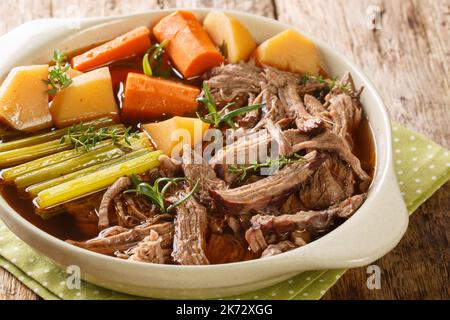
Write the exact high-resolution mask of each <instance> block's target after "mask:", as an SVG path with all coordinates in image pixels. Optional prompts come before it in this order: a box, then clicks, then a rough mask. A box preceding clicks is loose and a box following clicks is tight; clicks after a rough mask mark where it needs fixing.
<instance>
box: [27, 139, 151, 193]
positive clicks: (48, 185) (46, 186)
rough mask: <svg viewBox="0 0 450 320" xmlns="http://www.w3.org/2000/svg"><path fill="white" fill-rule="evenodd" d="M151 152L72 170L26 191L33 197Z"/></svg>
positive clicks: (142, 151)
mask: <svg viewBox="0 0 450 320" xmlns="http://www.w3.org/2000/svg"><path fill="white" fill-rule="evenodd" d="M148 152H151V149H147V148H146V149H141V150H136V151H133V152H131V153H128V154H126V155H124V156H123V157H120V158H118V159H114V160H110V161H108V162H105V163H101V164H98V165H95V166H93V167H89V168H86V169H83V170H80V171H76V172H72V173H69V174H66V175H64V176H62V177H58V178H55V179H52V180H48V181H44V182H41V183H38V184H35V185H32V186H30V187H28V188H27V189H26V190H25V191H26V192H27V193H28V195H30V196H31V197H36V196H37V195H38V193H39V192H41V191H43V190H45V189H49V188H51V187H54V186H57V185H59V184H62V183H65V182H68V181H70V180H73V179H76V178H79V177H83V176H86V175H88V174H91V173H94V172H97V171H99V170H102V169H105V168H108V167H110V166H112V165H115V164H118V163H123V162H125V161H128V160H131V159H135V158H137V157H140V156H143V155H144V154H146V153H148Z"/></svg>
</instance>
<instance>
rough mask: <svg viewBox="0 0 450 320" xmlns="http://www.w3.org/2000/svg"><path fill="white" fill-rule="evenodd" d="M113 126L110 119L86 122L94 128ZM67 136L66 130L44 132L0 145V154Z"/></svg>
mask: <svg viewBox="0 0 450 320" xmlns="http://www.w3.org/2000/svg"><path fill="white" fill-rule="evenodd" d="M112 124H114V121H113V120H112V119H111V118H101V119H98V120H94V121H92V122H87V123H86V125H87V126H90V125H92V126H94V128H101V127H106V126H109V125H112ZM66 134H67V129H58V130H52V131H49V132H45V133H42V134H37V135H33V136H30V137H27V138H23V139H18V140H13V141H9V142H5V143H0V152H4V151H8V150H13V149H19V148H23V147H28V146H33V145H35V144H39V143H42V142H47V141H51V140H53V139H58V138H61V137H62V136H64V135H66Z"/></svg>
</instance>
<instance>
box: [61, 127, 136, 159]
mask: <svg viewBox="0 0 450 320" xmlns="http://www.w3.org/2000/svg"><path fill="white" fill-rule="evenodd" d="M131 138H134V139H136V138H139V132H138V131H132V128H131V127H129V128H127V129H126V130H125V131H124V132H123V133H121V132H119V130H118V129H117V128H112V129H110V128H100V129H96V128H95V126H94V125H93V124H90V125H89V126H85V125H84V123H83V122H81V123H80V124H75V125H73V126H72V127H70V128H69V129H68V131H67V135H66V136H63V137H62V138H61V140H60V143H61V144H64V143H66V141H69V142H70V143H71V144H72V145H73V146H74V147H75V149H76V150H79V149H80V148H82V149H84V151H86V152H89V151H90V150H92V149H93V148H94V147H95V146H96V145H97V144H98V143H99V142H101V141H104V140H106V139H110V140H111V144H116V143H117V142H119V141H120V140H123V141H125V143H126V144H128V145H130V146H131V142H130V139H131Z"/></svg>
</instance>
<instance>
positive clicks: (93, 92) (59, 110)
mask: <svg viewBox="0 0 450 320" xmlns="http://www.w3.org/2000/svg"><path fill="white" fill-rule="evenodd" d="M50 112H51V114H52V117H53V121H54V122H55V124H56V126H57V127H67V126H70V125H72V124H74V123H79V122H81V121H87V120H92V119H96V118H100V117H104V116H112V117H114V116H117V115H118V113H119V108H118V107H117V103H116V100H115V99H114V92H113V87H112V81H111V75H110V73H109V69H108V68H101V69H97V70H94V71H91V72H88V73H85V74H82V75H80V76H78V77H76V78H74V79H73V83H72V85H71V86H70V87H68V88H66V89H65V90H63V91H60V92H58V93H57V94H56V95H55V98H54V99H53V102H52V104H51V106H50Z"/></svg>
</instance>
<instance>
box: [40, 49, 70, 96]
mask: <svg viewBox="0 0 450 320" xmlns="http://www.w3.org/2000/svg"><path fill="white" fill-rule="evenodd" d="M66 60H67V57H66V54H65V53H64V52H62V51H59V50H55V51H54V52H53V61H54V62H55V65H54V66H52V67H51V68H50V69H49V73H48V79H47V78H45V79H44V78H43V81H44V83H46V84H47V85H48V86H49V88H50V89H48V90H47V92H48V93H49V94H51V95H54V94H56V93H57V92H58V91H61V90H63V89H65V88H67V87H68V86H70V85H71V84H72V77H71V76H70V75H69V72H70V70H72V67H71V66H70V64H69V63H67V61H66Z"/></svg>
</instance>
